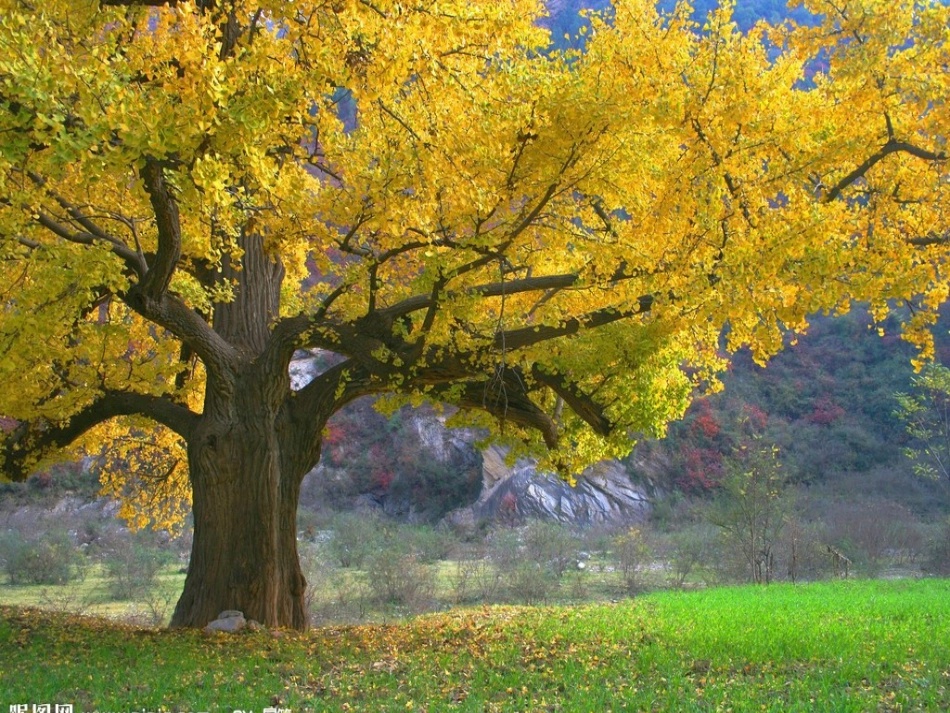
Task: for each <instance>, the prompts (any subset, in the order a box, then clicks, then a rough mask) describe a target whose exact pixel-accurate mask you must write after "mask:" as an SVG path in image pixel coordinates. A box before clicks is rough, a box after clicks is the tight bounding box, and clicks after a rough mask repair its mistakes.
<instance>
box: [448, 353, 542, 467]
mask: <svg viewBox="0 0 950 713" xmlns="http://www.w3.org/2000/svg"><path fill="white" fill-rule="evenodd" d="M432 393H433V395H435V396H443V395H444V398H445V400H446V402H447V403H451V404H454V405H456V406H459V407H461V408H467V409H478V410H481V411H487V412H488V413H490V414H491V415H492V416H494V417H495V418H497V419H498V421H499V422H500V423H501V424H502V425H504V423H505V422H508V421H510V422H511V423H515V424H517V425H519V426H524V427H526V428H531V429H534V430H536V431H539V432H540V433H541V437H542V438H543V439H544V443H545V445H546V446H547V447H548V448H550V449H551V450H555V449H556V448H557V447H558V428H557V423H555V421H554V419H552V418H551V417H550V416H549V415H548V414H547V413H545V412H544V411H543V410H541V409H540V408H539V407H538V406H537V404H535V403H534V402H533V401H532V400H531V398H530V397H529V395H528V391H527V386H526V384H525V381H524V379H523V378H522V377H521V375H520V374H519V373H518V372H517V371H516V370H514V369H508V368H505V369H504V370H503V371H502V373H501V374H500V375H498V376H497V377H496V378H491V379H487V380H479V381H470V382H468V383H466V384H464V385H463V386H462V391H461V393H459V390H458V388H457V386H453V385H447V386H444V387H442V386H438V387H436V388H435V389H433V390H432Z"/></svg>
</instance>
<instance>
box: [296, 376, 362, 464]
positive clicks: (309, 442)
mask: <svg viewBox="0 0 950 713" xmlns="http://www.w3.org/2000/svg"><path fill="white" fill-rule="evenodd" d="M373 390H374V389H373V381H372V377H371V375H370V374H369V372H367V371H366V370H365V369H364V368H363V366H362V365H360V364H359V363H357V362H356V361H355V360H353V359H349V360H347V361H345V362H343V363H341V364H337V365H336V366H332V367H330V368H329V369H327V370H326V371H325V372H323V373H322V374H320V375H319V376H318V377H316V378H315V379H314V380H313V381H311V382H310V383H309V384H307V385H306V386H305V387H303V388H302V389H301V390H300V391H297V392H296V393H294V394H293V396H292V397H291V400H290V409H289V413H290V419H291V422H292V424H293V427H294V438H295V446H296V449H297V452H296V454H295V457H296V458H298V459H300V462H301V463H300V465H301V468H300V469H299V472H301V473H306V472H308V471H309V470H310V469H311V468H313V467H314V466H315V465H316V464H317V461H318V460H319V458H320V446H321V444H322V442H323V429H324V428H325V427H326V423H327V421H328V420H329V418H330V416H332V415H333V414H334V413H336V412H337V411H339V410H340V409H341V408H343V407H344V406H345V405H346V404H348V403H350V402H351V401H353V400H354V399H357V398H359V397H360V396H366V395H368V394H371V393H373Z"/></svg>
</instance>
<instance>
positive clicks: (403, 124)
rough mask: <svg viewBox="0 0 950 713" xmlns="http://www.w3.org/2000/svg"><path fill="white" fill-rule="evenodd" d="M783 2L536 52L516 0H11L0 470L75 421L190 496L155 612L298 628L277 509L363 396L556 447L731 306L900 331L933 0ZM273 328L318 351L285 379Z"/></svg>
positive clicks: (929, 149) (922, 269)
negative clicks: (856, 319)
mask: <svg viewBox="0 0 950 713" xmlns="http://www.w3.org/2000/svg"><path fill="white" fill-rule="evenodd" d="M804 4H805V7H806V8H807V9H809V10H811V11H812V12H814V13H817V14H818V15H819V22H818V24H816V25H814V26H807V27H797V26H794V25H791V24H789V25H783V26H775V27H770V26H765V25H763V26H759V27H757V28H756V29H755V30H753V31H751V32H749V33H748V34H743V33H740V32H739V31H738V29H737V28H736V25H735V24H734V23H733V22H732V20H731V8H730V7H729V6H728V5H727V6H725V7H724V8H723V9H722V10H720V11H717V12H715V13H713V14H712V15H710V16H709V18H708V21H707V22H706V24H705V25H704V26H702V27H700V26H698V25H696V24H695V23H694V22H693V21H692V20H691V19H690V17H691V15H690V13H689V9H688V8H687V7H685V6H681V7H679V8H678V9H677V10H675V11H674V12H672V13H670V14H658V12H657V10H656V9H655V7H654V5H653V3H652V2H648V1H647V0H627V1H626V2H617V3H616V7H615V9H614V11H613V12H612V13H609V14H607V15H595V16H594V17H592V18H591V30H590V33H589V37H588V39H587V41H586V44H585V45H584V46H585V49H584V51H583V52H576V51H572V52H566V53H559V52H557V51H553V50H552V49H551V47H550V45H549V38H548V36H547V33H546V32H545V31H544V30H543V29H541V27H540V26H539V25H538V23H537V22H536V21H537V20H538V19H539V17H540V15H541V13H542V8H541V7H540V5H539V4H538V3H536V2H533V1H532V0H508V1H506V2H475V3H472V2H463V1H461V0H446V1H445V2H439V3H434V4H433V3H428V2H427V3H418V4H416V3H405V2H398V3H397V2H393V1H391V0H379V1H378V2H360V1H357V0H333V1H332V2H329V1H324V0H313V1H303V2H293V3H288V2H278V1H276V0H275V1H269V0H262V1H261V2H250V1H246V0H232V1H229V2H216V1H215V0H207V1H205V0H202V1H201V2H196V3H192V2H175V1H173V0H169V2H167V3H160V2H157V0H156V1H154V2H140V1H138V0H102V1H101V2H95V1H89V0H84V1H81V2H65V0H50V1H49V2H45V3H43V4H42V6H33V5H30V4H27V3H25V2H21V1H20V0H4V2H2V3H0V106H2V111H0V130H2V132H3V137H4V138H3V141H2V145H0V305H2V311H0V355H2V359H0V385H2V388H0V394H2V395H0V414H2V415H3V416H5V417H8V418H11V419H14V420H15V422H16V424H17V425H16V427H15V428H13V430H11V431H9V432H8V433H6V434H5V438H4V444H5V445H4V448H3V452H2V467H3V469H4V472H5V474H6V475H7V476H9V477H11V478H17V479H22V478H24V477H26V475H27V474H28V473H29V472H30V470H31V469H32V468H34V467H35V466H36V465H37V463H39V462H40V461H41V460H42V459H44V458H52V457H57V455H58V454H61V453H62V451H63V449H65V448H68V447H71V446H75V445H78V446H79V447H81V448H85V449H86V450H87V451H92V452H96V453H98V452H102V451H103V449H104V452H105V453H106V454H107V455H108V456H109V458H110V460H111V462H112V463H113V464H114V467H113V468H112V469H111V471H110V472H111V473H112V475H110V476H108V477H107V482H106V485H107V487H108V488H109V489H110V490H112V491H113V492H116V493H120V494H123V495H124V496H126V499H127V502H128V503H129V510H128V514H129V515H130V516H132V517H135V516H137V515H138V516H141V517H143V518H144V519H148V518H152V519H153V520H155V521H157V522H158V523H160V524H167V523H169V522H172V521H174V519H175V518H176V517H177V516H178V515H179V514H180V508H179V507H178V506H177V504H176V503H181V502H183V501H187V500H188V498H189V497H191V498H193V501H194V512H195V516H196V536H195V551H194V553H193V556H192V564H191V570H190V571H189V580H188V583H187V584H186V588H185V595H184V596H183V599H182V602H181V603H180V604H179V609H178V611H177V612H176V617H175V622H176V623H178V624H203V623H205V621H207V618H208V617H213V616H214V615H215V614H216V613H217V611H219V610H221V609H225V608H242V609H249V610H250V611H251V613H252V614H253V615H254V616H257V617H258V618H260V619H262V620H264V621H267V622H281V623H286V624H290V625H293V626H303V625H304V623H305V621H304V619H303V613H302V608H301V601H302V599H301V598H302V593H303V588H304V584H303V577H302V575H301V573H300V570H299V566H298V565H297V558H296V551H295V545H294V543H293V533H292V532H290V529H292V527H291V526H289V525H281V523H286V522H292V521H293V513H294V511H295V509H296V504H297V499H298V496H299V484H300V481H301V479H302V478H303V475H304V474H305V473H306V472H308V471H309V470H310V469H311V468H312V467H313V466H314V464H315V463H316V462H317V460H318V459H319V456H320V452H321V447H322V439H323V433H324V427H325V425H326V423H327V419H328V418H329V416H330V415H332V413H334V412H335V411H337V410H338V409H339V408H341V407H342V406H343V405H345V404H346V403H348V402H349V401H352V400H353V399H355V398H357V397H359V396H362V395H366V394H383V393H385V394H391V395H393V396H394V401H391V402H390V404H389V405H390V406H393V405H396V404H398V403H403V402H406V401H409V402H413V403H418V402H421V401H431V402H440V403H448V404H452V405H455V406H458V407H460V408H461V414H462V417H463V418H469V419H470V420H471V419H474V420H475V421H477V422H479V423H481V424H483V425H486V426H488V427H491V428H492V429H493V433H494V435H495V437H497V438H501V439H505V440H507V441H509V442H511V443H512V444H522V445H525V447H527V448H528V449H529V450H532V451H534V452H544V453H546V454H547V455H546V456H545V457H546V460H547V463H548V464H550V465H552V466H556V467H558V468H560V469H561V470H562V471H564V472H565V473H571V472H576V471H577V470H579V469H580V468H581V467H583V466H585V465H587V464H589V463H591V462H592V461H594V460H596V459H599V458H602V457H605V456H617V455H621V454H624V453H626V452H627V451H629V449H630V447H631V443H632V438H635V437H637V436H638V435H639V434H654V435H658V434H662V433H663V432H664V429H665V426H666V424H667V422H668V421H669V420H670V419H673V418H676V417H678V416H679V415H681V414H682V413H683V410H684V409H685V407H686V405H687V403H688V401H689V399H690V396H691V394H692V393H693V392H694V391H695V389H696V387H697V386H709V385H715V372H716V371H717V370H718V369H720V368H721V366H722V363H723V362H722V359H721V357H720V355H719V347H720V340H721V339H722V338H723V335H724V334H725V340H726V344H727V347H728V348H729V349H730V350H734V349H736V348H738V347H740V346H743V345H748V346H750V347H751V348H752V350H753V352H754V354H755V356H756V358H757V359H758V360H765V359H767V358H768V357H769V356H770V355H772V354H774V353H775V352H776V351H777V350H779V349H780V348H781V345H782V334H783V332H784V331H785V330H787V329H803V328H804V327H805V326H806V324H807V319H808V316H809V315H810V314H813V313H815V312H816V311H820V310H836V311H847V310H848V308H849V305H850V302H851V301H852V300H856V299H862V300H869V301H870V302H871V303H872V310H873V312H874V314H875V316H877V317H878V318H883V317H884V316H885V315H886V314H887V313H888V312H889V311H890V310H891V308H892V307H893V305H895V304H899V303H907V304H913V306H914V309H913V310H912V312H911V313H910V314H911V316H910V317H909V319H908V320H907V323H906V324H905V325H904V326H905V336H906V337H907V338H908V339H910V340H912V341H914V342H915V343H917V344H918V345H919V346H920V350H921V357H927V356H928V355H929V353H930V351H931V346H930V344H931V343H930V341H929V338H928V336H927V331H926V330H927V327H928V326H929V325H931V324H932V322H933V320H934V314H935V310H936V308H937V306H938V305H939V304H940V303H942V302H943V301H944V300H945V298H946V297H947V294H948V282H947V276H946V274H945V273H946V271H945V269H944V267H943V265H944V262H945V259H946V254H947V246H948V242H950V240H948V234H947V231H946V225H945V218H944V216H945V215H946V214H947V201H948V195H947V194H948V190H950V188H948V182H947V180H946V177H947V176H946V155H945V141H946V136H947V112H946V97H947V96H948V91H947V90H948V87H947V75H946V72H945V68H946V66H947V64H948V61H950V56H948V54H950V48H948V45H947V41H946V27H947V25H948V19H950V18H948V12H950V11H948V9H947V8H946V7H945V6H944V5H942V4H940V3H938V2H936V1H935V0H926V1H911V0H900V1H897V2H895V1H894V0H887V1H885V0H844V1H843V2H840V3H839V2H836V3H831V2H825V1H823V0H808V1H807V2H805V3H804ZM819 62H820V64H819ZM304 284H306V285H308V287H307V288H306V289H303V288H302V286H303V285H304ZM725 328H727V329H725ZM724 329H725V332H724ZM302 347H306V348H319V349H323V350H326V351H328V352H331V353H333V354H334V355H336V357H335V359H333V360H330V361H328V364H330V366H328V367H327V369H326V370H325V371H324V372H323V373H322V374H321V375H320V376H318V377H317V378H316V379H315V380H314V381H313V382H311V384H310V385H308V386H307V387H305V388H303V389H301V390H300V391H298V392H292V391H291V389H290V382H289V379H288V377H287V366H288V363H289V361H290V359H291V357H292V355H293V354H294V351H295V350H296V349H298V348H302ZM476 413H487V414H488V416H489V417H488V418H487V419H485V418H481V417H477V416H472V414H476ZM224 551H227V552H228V553H229V554H228V556H227V557H221V556H220V553H221V552H224Z"/></svg>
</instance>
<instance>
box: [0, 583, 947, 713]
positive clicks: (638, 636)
mask: <svg viewBox="0 0 950 713" xmlns="http://www.w3.org/2000/svg"><path fill="white" fill-rule="evenodd" d="M0 656H2V657H3V666H2V669H0V710H6V709H7V707H8V706H9V705H11V704H17V703H53V704H55V703H73V704H74V706H75V709H76V710H77V711H89V710H94V709H98V710H111V711H143V710H159V709H162V708H164V709H165V710H169V711H228V712H230V711H233V710H235V709H241V710H248V709H250V710H254V711H255V712H256V713H260V712H261V710H262V709H263V708H264V707H265V706H272V705H278V706H280V707H283V708H289V709H291V710H292V711H294V713H297V712H298V711H310V710H312V711H344V710H362V711H407V710H417V711H429V712H434V711H592V712H593V711H597V712H599V711H620V710H630V711H676V712H680V711H782V712H788V711H822V712H824V711H833V712H834V713H847V712H848V711H861V712H865V711H880V712H882V713H883V712H888V713H890V712H896V711H902V712H906V711H942V710H947V709H948V708H950V582H948V581H946V580H920V581H910V580H905V581H860V582H834V583H821V584H809V585H798V586H794V585H773V586H770V587H767V588H756V587H737V588H723V589H714V590H708V591H703V592H693V593H663V594H656V595H651V596H646V597H642V598H638V599H636V600H632V601H625V602H622V603H619V604H608V605H603V604H601V605H584V606H578V607H538V608H530V607H489V608H481V609H468V610H456V611H452V612H450V613H446V614H438V615H430V616H425V617H421V618H419V619H415V620H412V621H410V622H407V623H405V624H399V625H394V626H358V627H342V628H341V627H336V628H325V629H317V630H314V631H311V632H309V633H307V634H294V633H283V635H280V636H273V635H271V634H268V633H255V634H247V635H244V634H241V635H237V636H226V635H213V636H206V635H204V634H201V633H199V632H194V631H184V632H183V631H173V632H169V631H158V630H151V629H141V628H139V629H136V628H131V627H126V626H121V625H116V624H113V623H110V622H105V621H103V620H94V619H81V618H78V617H71V616H69V615H61V614H50V613H49V612H40V611H38V610H26V609H16V608H9V607H4V608H0Z"/></svg>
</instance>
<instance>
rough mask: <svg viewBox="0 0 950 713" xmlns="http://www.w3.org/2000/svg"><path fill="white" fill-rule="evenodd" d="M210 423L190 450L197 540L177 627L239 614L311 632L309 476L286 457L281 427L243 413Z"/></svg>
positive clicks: (178, 609)
mask: <svg viewBox="0 0 950 713" xmlns="http://www.w3.org/2000/svg"><path fill="white" fill-rule="evenodd" d="M238 417H239V419H240V420H238V421H237V422H233V421H232V422H231V423H229V424H227V426H226V427H224V426H222V424H221V423H220V422H218V423H217V424H215V423H213V422H206V423H203V424H202V425H201V426H200V427H199V429H198V431H199V432H198V433H197V434H196V435H195V437H194V438H193V439H192V442H191V443H190V444H189V465H190V468H191V480H192V489H193V513H194V526H195V530H194V542H193V545H192V553H191V561H190V564H189V567H188V575H187V577H186V579H185V587H184V591H183V593H182V595H181V599H180V600H179V601H178V605H177V607H176V608H175V613H174V616H173V617H172V622H171V624H172V626H175V627H178V626H197V627H201V626H204V625H206V624H207V623H208V622H209V621H212V620H214V619H215V618H217V616H218V614H219V613H220V612H221V611H223V610H225V609H238V610H240V611H242V612H243V613H244V616H245V617H246V618H248V619H254V620H256V621H258V622H260V623H262V624H264V625H266V626H281V627H291V628H294V629H305V628H306V627H307V611H306V607H305V603H304V593H305V590H306V584H307V583H306V580H305V579H304V576H303V573H302V572H301V570H300V564H299V561H298V557H297V528H296V515H297V501H298V498H299V492H300V481H301V478H302V473H289V472H286V469H287V468H288V467H289V465H288V463H287V459H284V458H282V457H281V445H285V446H289V444H281V442H280V440H281V439H280V436H281V434H280V430H281V429H280V428H279V426H277V425H276V423H275V422H274V421H273V420H272V419H266V418H261V417H260V414H254V413H246V412H244V413H239V414H238Z"/></svg>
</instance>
